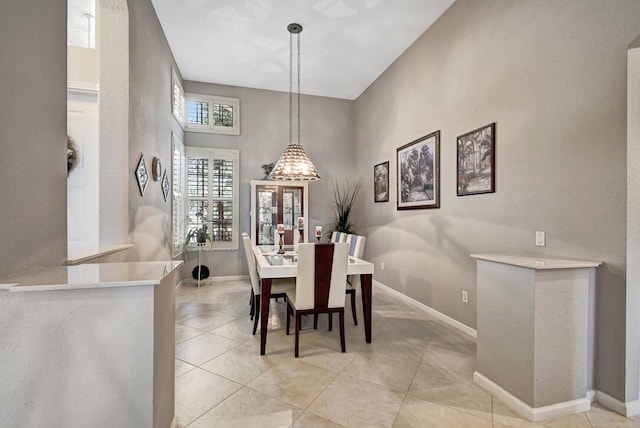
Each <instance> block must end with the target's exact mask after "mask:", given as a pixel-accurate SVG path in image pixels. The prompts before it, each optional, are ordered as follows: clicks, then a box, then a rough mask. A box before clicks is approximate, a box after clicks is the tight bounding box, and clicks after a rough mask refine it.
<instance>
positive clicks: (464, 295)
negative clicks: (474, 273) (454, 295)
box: [462, 290, 469, 303]
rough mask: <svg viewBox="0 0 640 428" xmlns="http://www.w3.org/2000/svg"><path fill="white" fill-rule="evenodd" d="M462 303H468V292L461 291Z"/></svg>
mask: <svg viewBox="0 0 640 428" xmlns="http://www.w3.org/2000/svg"><path fill="white" fill-rule="evenodd" d="M462 303H469V292H468V291H467V290H462Z"/></svg>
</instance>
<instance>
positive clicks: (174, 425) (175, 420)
mask: <svg viewBox="0 0 640 428" xmlns="http://www.w3.org/2000/svg"><path fill="white" fill-rule="evenodd" d="M169 428H178V417H177V416H175V415H174V416H173V420H172V421H171V427H169Z"/></svg>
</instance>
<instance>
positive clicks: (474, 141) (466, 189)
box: [457, 122, 496, 196]
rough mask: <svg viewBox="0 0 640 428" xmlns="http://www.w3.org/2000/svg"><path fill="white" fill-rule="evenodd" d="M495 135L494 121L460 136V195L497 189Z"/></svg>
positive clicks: (458, 187)
mask: <svg viewBox="0 0 640 428" xmlns="http://www.w3.org/2000/svg"><path fill="white" fill-rule="evenodd" d="M495 136H496V124H495V122H494V123H490V124H489V125H486V126H483V127H481V128H478V129H474V130H473V131H471V132H467V133H466V134H463V135H460V136H459V137H458V139H457V154H458V155H457V163H458V167H457V172H458V179H457V195H458V196H467V195H477V194H480V193H493V192H495V191H496V185H495V182H496V168H495V161H496V156H495V143H496V140H495Z"/></svg>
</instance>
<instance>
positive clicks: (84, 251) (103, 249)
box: [67, 244, 133, 265]
mask: <svg viewBox="0 0 640 428" xmlns="http://www.w3.org/2000/svg"><path fill="white" fill-rule="evenodd" d="M132 247H133V244H102V245H89V246H80V247H76V246H71V245H70V246H69V248H67V259H68V260H67V264H68V265H77V264H79V263H82V262H86V261H88V260H92V259H97V258H98V257H102V256H106V255H108V254H113V253H117V252H118V251H124V250H127V249H129V248H132Z"/></svg>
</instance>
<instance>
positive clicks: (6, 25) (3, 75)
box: [0, 0, 67, 276]
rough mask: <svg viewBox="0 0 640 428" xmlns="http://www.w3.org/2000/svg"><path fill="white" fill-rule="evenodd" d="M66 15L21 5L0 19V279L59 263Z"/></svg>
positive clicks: (63, 227)
mask: <svg viewBox="0 0 640 428" xmlns="http://www.w3.org/2000/svg"><path fill="white" fill-rule="evenodd" d="M66 10H67V9H66V1H64V0H53V1H42V0H25V1H20V2H3V5H2V13H0V40H2V43H0V58H1V60H0V81H2V84H1V85H0V95H1V96H2V99H3V100H5V102H4V103H2V105H1V106H0V147H2V156H0V200H1V201H2V208H0V218H1V219H2V222H1V223H0V276H3V275H7V274H11V273H14V272H18V271H22V270H25V269H28V268H29V267H32V266H33V265H59V264H61V263H62V262H64V260H66V258H67V166H66V165H67V164H66V141H67V115H66V111H67V108H66V106H67V94H66V87H67V82H66V79H67V43H66V41H67V26H66V22H67V15H66ZM34 11H38V12H37V13H34Z"/></svg>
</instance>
